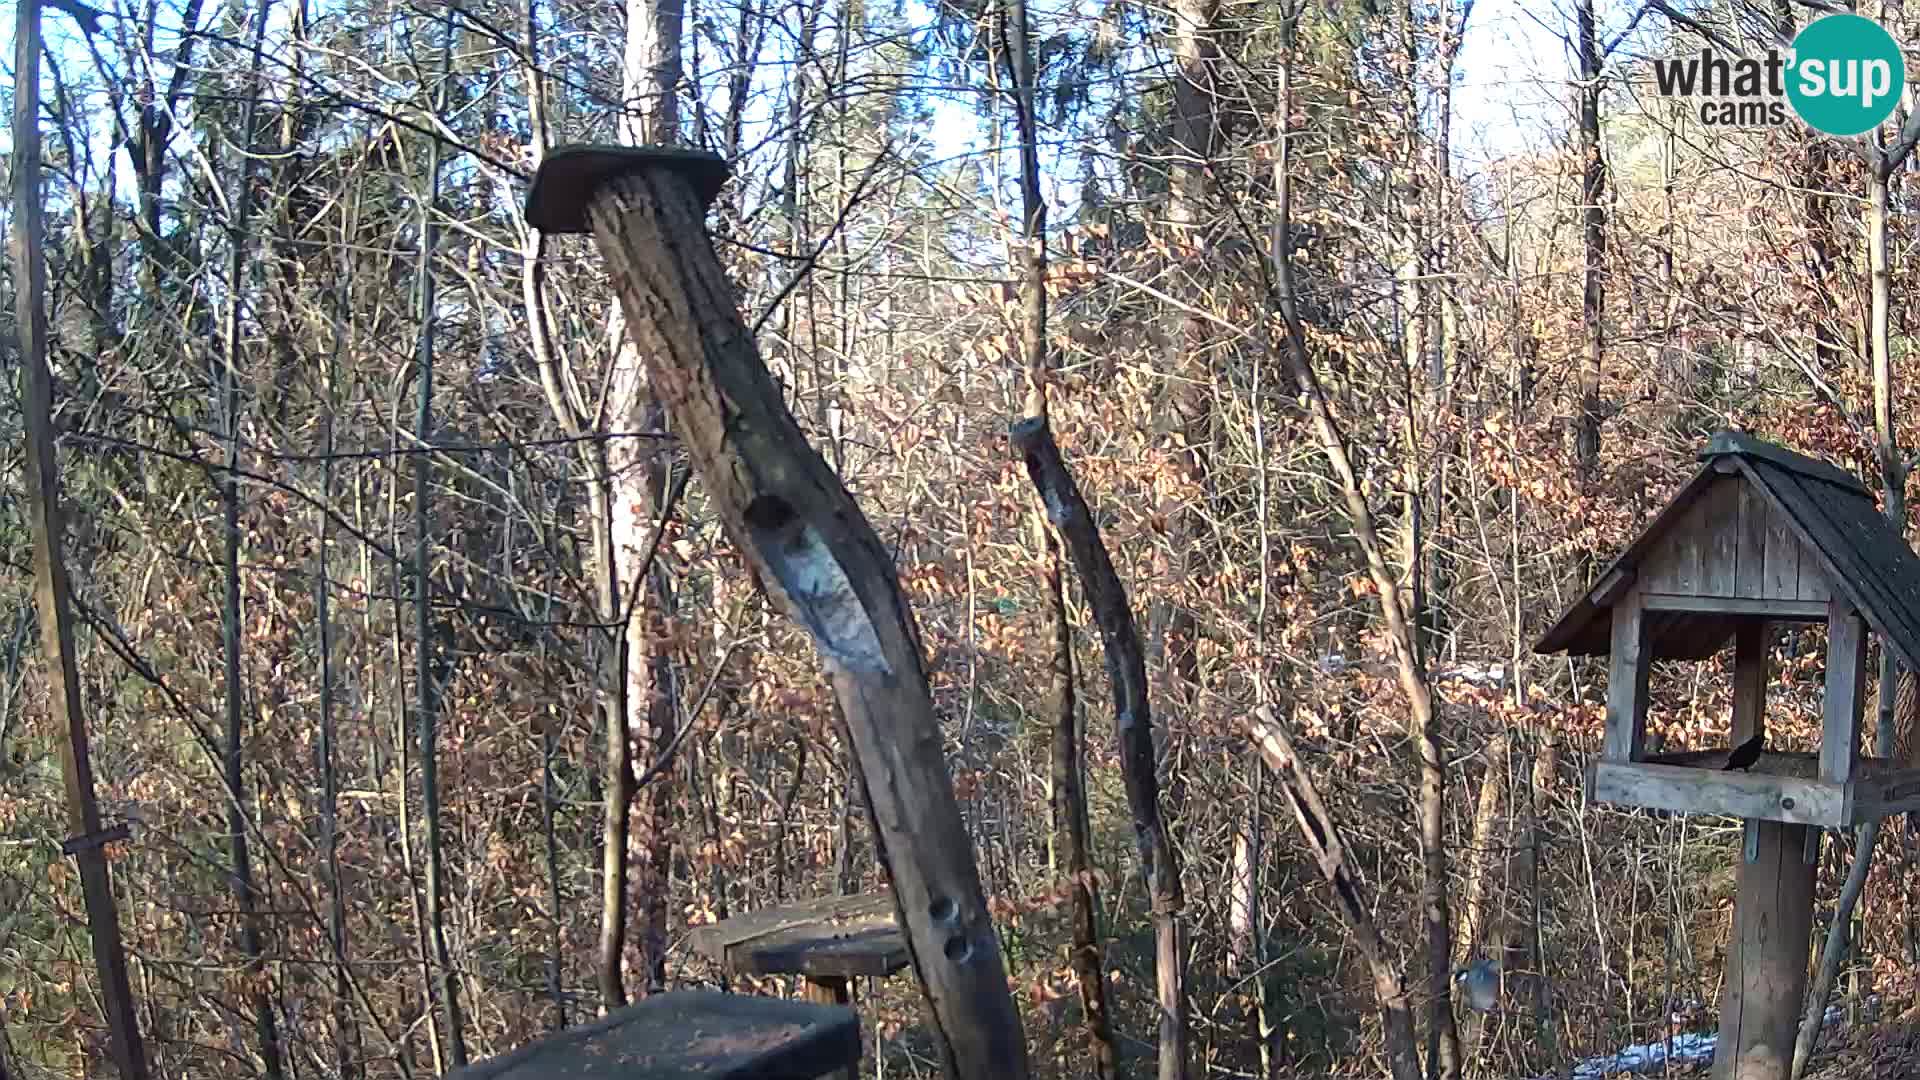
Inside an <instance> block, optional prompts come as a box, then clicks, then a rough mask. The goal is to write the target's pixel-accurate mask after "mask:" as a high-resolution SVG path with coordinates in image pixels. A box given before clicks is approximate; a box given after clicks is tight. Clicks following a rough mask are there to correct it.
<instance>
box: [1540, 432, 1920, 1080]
mask: <svg viewBox="0 0 1920 1080" xmlns="http://www.w3.org/2000/svg"><path fill="white" fill-rule="evenodd" d="M1700 456H1701V459H1702V465H1701V468H1700V470H1699V471H1698V472H1696V473H1694V475H1693V477H1692V479H1690V480H1688V481H1687V483H1686V484H1685V485H1683V486H1682V487H1681V489H1680V491H1679V493H1678V494H1676V495H1675V496H1674V497H1673V499H1672V500H1671V501H1669V502H1668V504H1667V506H1666V507H1665V508H1664V509H1662V510H1661V511H1660V513H1659V514H1658V515H1657V516H1655V518H1654V519H1653V521H1652V522H1651V523H1650V524H1649V525H1648V526H1647V527H1646V529H1645V530H1644V531H1642V532H1641V534H1640V535H1639V536H1638V537H1637V538H1636V539H1635V540H1634V541H1633V543H1631V544H1629V545H1628V546H1627V549H1626V551H1624V552H1622V553H1621V555H1620V556H1619V558H1617V559H1615V560H1614V562H1613V565H1611V566H1609V567H1608V568H1607V570H1606V571H1605V572H1604V573H1602V574H1601V575H1600V576H1599V578H1598V579H1597V580H1596V581H1595V582H1594V584H1593V586H1592V587H1591V588H1589V589H1588V590H1587V591H1586V592H1585V593H1583V594H1582V595H1581V596H1579V597H1578V598H1577V599H1576V600H1575V602H1574V604H1573V606H1572V607H1571V608H1570V609H1569V610H1568V611H1567V612H1566V613H1565V614H1564V615H1562V616H1561V617H1560V619H1559V621H1558V622H1556V623H1555V624H1554V625H1553V627H1552V629H1550V630H1548V631H1547V633H1546V635H1545V636H1544V637H1543V638H1541V639H1540V642H1539V644H1537V645H1536V646H1535V647H1534V648H1535V650H1536V651H1538V652H1542V653H1568V654H1571V655H1575V656H1604V657H1606V658H1607V665H1608V666H1607V721H1606V739H1605V741H1604V742H1603V744H1602V746H1601V751H1600V757H1599V759H1598V760H1596V761H1595V762H1593V764H1592V766H1591V767H1590V768H1589V770H1588V773H1587V783H1588V788H1589V791H1590V793H1591V795H1592V798H1593V801H1595V802H1596V803H1611V804H1613V805H1616V806H1638V807H1646V808H1648V809H1654V810H1665V811H1670V812H1675V813H1682V814H1715V815H1730V816H1733V817H1738V818H1741V819H1742V820H1743V821H1744V822H1745V825H1744V829H1745V833H1746V842H1745V844H1744V851H1743V854H1742V858H1741V862H1740V865H1739V868H1738V875H1739V895H1738V898H1737V899H1736V900H1735V903H1734V926H1733V934H1732V940H1731V941H1730V942H1729V943H1728V948H1727V978H1726V984H1725V986H1724V987H1723V989H1722V993H1721V999H1720V1040H1719V1043H1718V1047H1719V1049H1718V1051H1717V1052H1716V1053H1715V1055H1714V1066H1713V1070H1714V1071H1713V1077H1714V1080H1786V1078H1787V1077H1788V1075H1789V1073H1790V1071H1791V1063H1792V1062H1791V1059H1792V1050H1793V1046H1794V1036H1795V1028H1796V1025H1797V1022H1798V1020H1799V1011H1800V1008H1801V1003H1802V999H1803V997H1804V995H1805V990H1806V981H1807V960H1808V950H1807V943H1808V940H1809V938H1810V936H1811V934H1812V929H1813V894H1814V884H1815V870H1816V868H1817V863H1818V857H1819V850H1820V843H1819V842H1820V836H1821V832H1820V830H1822V829H1841V828H1851V827H1853V826H1856V825H1863V824H1865V823H1867V822H1870V821H1876V820H1878V819H1880V818H1883V817H1886V816H1889V815H1892V814H1897V813H1902V812H1908V811H1913V810H1920V769H1908V768H1902V767H1901V765H1902V763H1899V762H1893V761H1889V760H1886V759H1884V758H1870V757H1866V756H1865V755H1864V754H1862V752H1861V750H1862V747H1861V711H1862V698H1863V696H1864V694H1863V690H1864V688H1865V680H1866V667H1867V638H1868V635H1869V633H1872V634H1877V635H1879V637H1880V645H1881V648H1882V649H1884V650H1885V651H1886V652H1887V653H1888V654H1889V655H1890V656H1891V657H1892V658H1894V659H1897V660H1898V661H1900V662H1901V663H1903V664H1905V665H1906V667H1907V668H1908V669H1909V670H1920V556H1916V555H1915V554H1914V552H1913V549H1912V548H1910V547H1908V546H1907V542H1906V538H1905V537H1904V536H1902V535H1901V532H1900V530H1899V529H1898V528H1897V527H1895V525H1894V523H1892V522H1890V521H1888V520H1887V519H1886V518H1885V517H1884V516H1883V515H1882V514H1881V513H1880V511H1879V510H1878V508H1877V507H1875V505H1874V501H1873V495H1872V493H1870V492H1869V491H1868V490H1867V488H1866V485H1864V484H1862V483H1861V482H1860V481H1859V480H1858V479H1857V478H1855V477H1854V476H1852V475H1850V474H1848V473H1846V472H1844V471H1842V470H1840V469H1838V468H1836V467H1834V466H1833V465H1830V464H1828V463H1826V462H1824V461H1816V460H1814V459H1812V458H1808V457H1803V456H1801V455H1799V454H1796V453H1794V452H1792V451H1790V450H1787V449H1784V448H1782V447H1779V446H1774V445H1773V444H1771V443H1765V442H1761V441H1760V440H1758V439H1754V438H1751V437H1749V436H1746V435H1741V434H1738V433H1735V432H1723V433H1721V434H1719V435H1716V436H1714V437H1713V441H1712V442H1711V443H1709V444H1708V446H1707V449H1706V451H1705V452H1704V453H1702V454H1701V455H1700ZM1805 623H1825V624H1826V629H1827V657H1826V660H1827V670H1826V686H1825V688H1824V691H1823V693H1822V695H1821V720H1820V744H1819V748H1818V752H1817V753H1786V752H1782V751H1781V750H1780V749H1779V748H1777V747H1776V748H1768V747H1767V745H1766V741H1767V740H1766V737H1767V709H1766V688H1767V682H1768V677H1767V665H1768V663H1769V662H1770V656H1771V652H1772V643H1773V636H1774V632H1775V629H1776V628H1777V627H1778V626H1779V625H1780V624H1805ZM1729 638H1731V639H1732V642H1733V715H1732V717H1731V723H1730V725H1729V726H1730V728H1731V731H1730V738H1729V741H1728V745H1731V746H1738V747H1742V748H1746V747H1748V746H1751V747H1753V748H1754V749H1755V750H1757V751H1758V756H1757V759H1756V760H1754V761H1753V763H1752V765H1751V766H1750V767H1749V768H1748V769H1746V770H1744V771H1735V770H1730V769H1729V768H1728V766H1729V764H1730V761H1731V757H1732V754H1733V751H1732V750H1701V751H1694V752H1689V753H1679V754H1661V753H1654V752H1653V751H1652V748H1650V747H1649V746H1648V745H1647V705H1648V699H1649V695H1648V683H1647V679H1648V674H1649V671H1650V669H1651V667H1652V663H1653V661H1655V660H1704V659H1707V658H1709V657H1712V656H1714V655H1716V654H1718V653H1719V652H1720V651H1721V650H1722V649H1724V648H1725V647H1726V645H1727V642H1728V639H1729ZM1880 749H1881V753H1883V754H1884V753H1886V752H1887V751H1886V749H1885V748H1880ZM1742 756H1743V757H1745V756H1748V755H1746V754H1743V755H1742Z"/></svg>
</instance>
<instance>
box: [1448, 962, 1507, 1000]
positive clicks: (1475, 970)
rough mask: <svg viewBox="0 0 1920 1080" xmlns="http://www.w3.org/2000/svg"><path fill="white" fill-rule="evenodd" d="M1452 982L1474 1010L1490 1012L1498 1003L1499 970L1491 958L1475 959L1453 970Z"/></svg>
mask: <svg viewBox="0 0 1920 1080" xmlns="http://www.w3.org/2000/svg"><path fill="white" fill-rule="evenodd" d="M1453 982H1454V985H1455V986H1458V987H1459V988H1460V992H1461V994H1462V995H1464V996H1465V997H1466V1000H1467V1008H1469V1009H1472V1010H1473V1011H1474V1012H1492V1011H1493V1009H1494V1006H1496V1005H1498V1004H1500V972H1499V969H1497V968H1495V967H1494V966H1493V961H1491V960H1488V959H1485V958H1482V959H1479V960H1475V961H1474V962H1473V963H1472V964H1469V965H1468V966H1466V967H1464V968H1461V969H1460V970H1459V971H1456V972H1454V973H1453Z"/></svg>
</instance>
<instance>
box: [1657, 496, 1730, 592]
mask: <svg viewBox="0 0 1920 1080" xmlns="http://www.w3.org/2000/svg"><path fill="white" fill-rule="evenodd" d="M1712 490H1713V489H1712V488H1705V489H1703V490H1702V491H1701V492H1700V493H1699V494H1698V495H1696V496H1695V501H1694V503H1693V505H1692V506H1689V507H1688V508H1687V510H1686V512H1685V513H1684V514H1681V515H1680V516H1679V517H1678V519H1677V520H1675V521H1674V523H1673V527H1672V528H1671V529H1670V530H1668V532H1667V533H1666V535H1665V536H1663V537H1662V538H1661V540H1660V543H1659V545H1658V546H1657V547H1655V548H1654V553H1653V555H1652V556H1651V557H1650V558H1649V559H1648V564H1647V565H1648V570H1647V572H1646V573H1645V574H1643V575H1642V580H1643V586H1642V587H1643V588H1645V589H1646V591H1648V592H1660V593H1668V594H1671V595H1674V596H1697V595H1699V593H1700V530H1701V528H1702V527H1703V523H1704V522H1705V521H1706V507H1705V505H1704V503H1705V500H1706V498H1707V496H1708V495H1709V494H1710V493H1711V492H1712Z"/></svg>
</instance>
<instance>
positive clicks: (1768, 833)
mask: <svg viewBox="0 0 1920 1080" xmlns="http://www.w3.org/2000/svg"><path fill="white" fill-rule="evenodd" d="M1768 638H1769V635H1768V633H1767V626H1766V624H1765V622H1763V621H1762V620H1760V619H1752V620H1743V621H1742V623H1741V624H1740V626H1739V627H1738V629H1737V630H1736V631H1735V634H1734V679H1733V693H1734V696H1733V719H1734V728H1733V738H1734V742H1735V744H1736V745H1737V744H1738V743H1740V742H1742V741H1744V740H1745V739H1748V738H1751V737H1752V736H1753V735H1755V734H1758V733H1760V732H1762V731H1764V730H1765V725H1766V720H1765V711H1766V687H1767V655H1766V650H1767V643H1768ZM1747 831H1748V833H1749V834H1750V835H1752V836H1753V837H1754V838H1755V840H1756V841H1757V843H1756V844H1755V845H1754V855H1755V857H1754V858H1753V859H1751V860H1748V859H1745V858H1743V859H1742V860H1741V864H1740V871H1739V896H1738V898H1737V899H1736V900H1735V901H1734V908H1733V940H1732V941H1730V942H1729V943H1728V946H1727V976H1726V983H1725V985H1724V986H1723V987H1722V989H1721V995H1720V1041H1719V1047H1718V1052H1717V1053H1716V1054H1715V1055H1714V1061H1713V1080H1786V1078H1787V1076H1788V1074H1789V1072H1790V1070H1791V1066H1792V1063H1793V1040H1794V1034H1795V1032H1796V1030H1797V1028H1798V1025H1799V1021H1800V1008H1801V1004H1802V999H1803V998H1804V997H1805V996H1806V991H1807V942H1808V935H1809V934H1811V933H1812V931H1813V880H1814V870H1815V867H1814V866H1813V865H1811V864H1809V863H1808V862H1807V859H1806V845H1807V839H1808V831H1809V830H1808V828H1807V826H1805V825H1784V824H1781V823H1780V822H1777V821H1749V822H1747Z"/></svg>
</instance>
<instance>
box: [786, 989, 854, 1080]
mask: <svg viewBox="0 0 1920 1080" xmlns="http://www.w3.org/2000/svg"><path fill="white" fill-rule="evenodd" d="M801 992H802V994H804V995H805V997H806V999H807V1000H808V1001H811V1002H815V1003H817V1004H820V1005H848V1006H851V1005H852V1004H853V993H852V990H851V988H850V987H849V986H848V985H847V978H846V976H844V975H819V976H814V975H807V976H803V977H802V978H801ZM828 1076H829V1077H830V1080H858V1078H859V1076H860V1064H859V1062H854V1063H853V1064H851V1065H848V1066H847V1067H846V1068H844V1069H837V1070H835V1071H834V1072H832V1073H829V1074H828Z"/></svg>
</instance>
